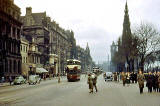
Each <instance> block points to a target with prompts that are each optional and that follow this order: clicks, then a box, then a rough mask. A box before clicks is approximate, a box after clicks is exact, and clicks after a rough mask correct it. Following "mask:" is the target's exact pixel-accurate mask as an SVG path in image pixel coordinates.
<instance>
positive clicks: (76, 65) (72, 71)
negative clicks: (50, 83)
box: [66, 59, 81, 82]
mask: <svg viewBox="0 0 160 106" xmlns="http://www.w3.org/2000/svg"><path fill="white" fill-rule="evenodd" d="M66 72H67V79H68V82H70V81H78V80H80V76H81V62H80V61H79V60H76V59H68V60H67V68H66Z"/></svg>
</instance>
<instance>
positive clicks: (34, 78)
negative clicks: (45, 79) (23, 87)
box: [28, 75, 41, 85]
mask: <svg viewBox="0 0 160 106" xmlns="http://www.w3.org/2000/svg"><path fill="white" fill-rule="evenodd" d="M40 81H41V78H40V77H39V75H30V76H29V80H28V83H29V85H30V84H37V83H40Z"/></svg>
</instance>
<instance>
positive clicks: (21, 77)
mask: <svg viewBox="0 0 160 106" xmlns="http://www.w3.org/2000/svg"><path fill="white" fill-rule="evenodd" d="M24 83H26V79H24V78H23V76H18V77H16V78H15V79H14V81H13V84H14V85H17V84H24Z"/></svg>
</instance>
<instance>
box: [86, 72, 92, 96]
mask: <svg viewBox="0 0 160 106" xmlns="http://www.w3.org/2000/svg"><path fill="white" fill-rule="evenodd" d="M87 83H88V85H89V90H90V92H89V93H93V79H92V76H91V74H88V81H87Z"/></svg>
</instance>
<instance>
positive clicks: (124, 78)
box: [121, 72, 126, 86]
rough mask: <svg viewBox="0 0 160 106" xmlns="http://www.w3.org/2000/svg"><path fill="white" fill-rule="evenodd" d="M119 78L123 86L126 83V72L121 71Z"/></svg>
mask: <svg viewBox="0 0 160 106" xmlns="http://www.w3.org/2000/svg"><path fill="white" fill-rule="evenodd" d="M121 78H122V81H123V86H125V84H126V74H125V73H124V72H122V75H121Z"/></svg>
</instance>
